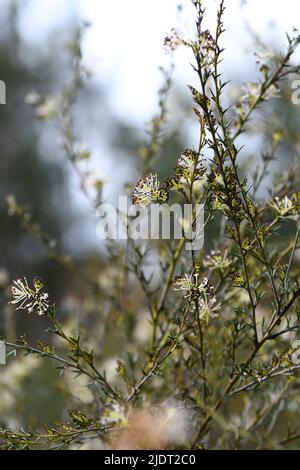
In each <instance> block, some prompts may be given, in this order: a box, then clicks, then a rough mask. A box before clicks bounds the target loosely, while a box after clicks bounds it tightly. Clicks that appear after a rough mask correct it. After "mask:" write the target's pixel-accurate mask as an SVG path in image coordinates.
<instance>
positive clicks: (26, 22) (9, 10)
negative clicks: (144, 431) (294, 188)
mask: <svg viewBox="0 0 300 470" xmlns="http://www.w3.org/2000/svg"><path fill="white" fill-rule="evenodd" d="M208 3H209V5H208V11H209V18H210V21H211V25H212V24H213V22H214V15H215V11H216V6H217V3H218V2H217V1H211V2H208ZM227 4H228V5H227V13H226V15H225V23H226V29H227V32H226V34H225V35H224V47H225V48H226V51H225V54H224V67H223V72H224V76H225V78H226V79H229V80H231V83H230V85H229V86H228V91H227V96H226V99H227V100H228V101H231V100H234V99H235V98H236V97H237V96H238V90H239V87H240V85H241V84H242V83H243V82H251V81H254V80H255V78H256V76H257V64H256V59H255V56H254V54H253V51H254V50H255V49H257V48H260V47H262V46H265V47H267V48H271V49H273V50H274V51H277V52H280V51H282V47H283V44H284V43H285V40H286V38H285V32H286V31H287V32H292V30H293V27H297V26H299V27H300V25H297V24H296V23H297V22H299V20H298V19H297V18H298V16H299V15H298V13H300V6H299V5H298V3H297V2H295V1H294V0H286V1H285V2H284V5H283V2H282V1H281V0H265V1H264V2H261V1H259V0H248V1H240V0H230V1H228V2H227ZM295 22H296V23H295ZM81 23H90V26H89V28H88V29H87V31H86V33H85V35H84V38H83V44H82V51H83V63H84V64H85V66H86V68H87V69H88V70H89V71H90V77H89V79H88V80H87V81H86V83H85V85H84V87H83V89H82V90H81V91H80V95H79V100H78V104H77V107H76V109H75V116H76V127H77V129H78V133H79V135H80V138H81V139H82V141H83V142H84V143H86V145H87V146H88V147H89V149H90V151H91V154H92V157H91V161H90V162H89V166H90V169H91V170H92V171H93V172H96V173H97V174H99V175H100V176H99V178H101V179H102V180H103V181H104V185H103V199H104V200H105V201H108V202H113V203H116V202H117V197H118V195H119V194H122V193H124V191H125V190H124V186H125V187H126V185H130V184H133V183H134V182H135V181H137V179H138V178H139V159H138V148H139V147H140V146H141V145H142V143H143V142H144V140H145V139H146V138H147V133H146V131H147V123H148V122H149V121H150V120H151V119H152V118H153V116H154V115H155V114H156V113H157V111H158V97H157V91H158V89H159V88H160V86H161V84H162V73H161V71H160V70H159V67H160V66H163V67H165V68H166V69H168V68H169V67H170V66H171V64H173V65H174V71H173V74H172V80H173V82H172V88H171V94H170V98H169V101H168V114H169V118H170V119H169V124H168V133H169V135H170V139H169V141H168V144H167V145H166V148H165V150H164V154H163V155H162V158H161V159H160V160H159V162H158V164H157V169H158V172H159V174H160V175H161V177H162V178H163V177H164V176H166V175H167V173H168V171H169V169H170V168H172V166H174V162H175V160H176V157H177V155H178V153H179V152H180V151H182V149H184V148H185V147H186V146H187V145H188V146H191V145H193V143H194V142H196V138H197V135H196V127H195V123H194V120H193V116H192V112H191V106H190V104H191V102H190V98H189V96H188V93H187V86H186V85H187V84H195V77H194V76H193V72H192V69H191V67H190V65H189V60H188V59H189V57H187V56H186V51H184V50H178V53H176V55H175V56H172V55H171V56H170V55H168V54H166V53H165V51H164V48H163V39H164V37H165V35H166V34H167V33H168V32H170V30H171V29H172V28H173V27H174V28H176V29H177V30H178V32H179V33H180V34H182V35H183V36H185V37H189V35H190V34H192V31H193V9H192V7H191V5H190V2H189V1H188V0H185V1H182V2H178V1H177V0H164V1H161V0H152V1H151V2H149V1H148V0H127V1H123V0H115V1H113V2H110V1H106V0H64V1H63V2H62V1H61V0H0V80H3V81H5V83H6V86H7V104H6V105H1V106H0V122H1V126H0V145H1V147H0V149H1V154H0V218H1V225H0V333H1V336H4V337H6V338H7V339H10V340H12V339H13V338H14V337H16V336H19V335H21V334H24V333H25V334H26V335H27V337H28V338H29V339H30V340H32V341H35V340H37V338H41V337H42V338H43V337H44V336H45V335H44V330H45V327H46V325H45V321H44V319H43V318H42V319H36V318H35V319H34V320H33V319H28V317H27V316H26V315H25V314H23V313H22V312H18V313H17V314H16V313H14V312H13V310H12V308H11V306H9V305H7V301H8V296H9V294H8V286H9V284H10V283H11V280H12V279H15V278H17V277H22V276H27V277H28V279H31V278H33V277H34V276H36V275H38V276H40V277H41V278H42V279H43V280H44V281H45V283H46V284H47V290H48V291H49V293H50V295H51V298H53V300H54V301H55V302H56V304H57V306H58V307H59V309H60V311H61V315H62V316H64V315H65V318H66V319H68V312H70V311H72V315H73V316H74V315H75V316H77V317H80V316H81V315H82V314H83V313H82V312H86V311H87V310H89V309H90V311H91V312H92V315H97V307H95V305H92V306H89V305H88V306H87V305H86V304H87V300H86V299H87V296H88V294H89V290H88V289H89V287H87V286H86V284H85V283H84V282H83V281H82V273H84V276H89V277H90V278H92V279H94V280H95V282H96V283H97V279H98V277H99V276H100V275H101V274H103V273H104V275H105V273H106V272H107V269H108V266H107V259H106V251H105V246H104V245H103V243H101V242H100V241H99V240H98V239H97V236H96V223H97V219H96V215H95V211H94V210H93V209H91V206H90V205H89V203H88V201H87V200H86V198H85V197H84V195H83V194H82V192H81V191H80V187H79V181H78V178H77V175H76V173H74V171H73V169H72V166H71V165H70V164H69V162H68V161H67V159H66V158H65V156H64V150H63V148H62V143H61V138H60V134H59V132H58V130H57V128H56V127H55V125H53V123H51V122H50V123H48V122H41V121H40V120H37V119H36V118H35V116H34V112H33V109H32V108H31V107H30V106H28V104H27V103H26V96H27V95H28V94H30V93H32V92H37V93H39V94H41V95H55V94H57V93H59V92H60V90H62V89H63V88H64V86H66V83H67V81H68V73H69V67H68V50H67V45H68V44H69V43H70V41H71V40H72V37H73V35H74V31H75V29H76V28H77V27H78V25H79V24H81ZM208 26H210V24H208ZM297 58H298V59H299V58H300V56H299V55H298V56H297V57H296V59H295V60H297ZM291 93H292V90H291V86H289V85H287V87H286V89H285V91H284V93H283V95H282V98H281V99H280V100H277V101H276V103H275V104H272V105H270V106H273V112H272V113H271V115H272V122H270V117H269V116H270V114H268V117H266V119H265V121H263V125H261V126H260V132H259V133H257V129H256V131H255V132H254V134H255V135H253V137H251V136H250V137H249V136H248V137H247V142H245V140H244V138H242V139H241V144H245V143H246V144H247V145H246V147H245V150H244V151H243V158H244V159H245V161H246V159H251V161H252V163H251V165H252V166H253V171H254V169H255V165H256V163H258V161H259V157H260V155H261V152H262V149H263V148H265V147H266V146H268V145H271V144H272V139H274V134H273V132H274V128H275V129H276V126H277V123H279V117H280V119H281V124H280V125H279V124H278V131H279V132H281V130H282V129H281V127H280V126H283V127H284V129H285V130H284V134H280V140H281V142H280V147H279V161H278V162H277V163H276V164H274V165H273V166H271V171H270V176H269V178H270V179H271V178H272V175H273V174H274V173H275V172H276V171H278V170H280V169H281V168H284V166H285V164H286V159H290V160H293V159H294V158H298V154H299V145H300V142H299V131H298V129H299V124H300V120H299V107H298V106H295V105H293V104H292V103H291ZM282 119H283V122H282ZM271 129H272V131H271ZM264 191H265V192H266V191H267V188H266V187H265V188H263V190H262V197H263V196H264ZM9 195H14V196H15V197H16V199H17V201H18V202H19V203H20V204H21V205H22V206H24V207H26V208H28V210H30V213H31V214H32V220H34V221H38V223H39V224H40V227H42V230H43V231H44V232H45V233H47V234H48V235H49V237H50V238H51V239H53V240H55V241H56V248H57V250H58V252H59V253H62V254H64V255H70V256H71V257H72V258H73V260H75V263H76V266H77V267H78V268H77V269H75V270H74V269H73V270H69V269H67V268H64V267H62V266H61V265H60V264H58V263H56V262H55V260H49V256H47V252H46V250H45V248H44V246H43V244H41V243H39V242H38V241H37V240H36V238H35V237H34V236H33V235H32V234H31V233H29V232H28V231H27V230H24V227H22V224H20V220H19V219H18V218H16V217H11V216H10V214H9V213H8V210H7V207H6V203H5V200H6V198H7V196H9ZM79 271H80V274H79ZM74 312H75V313H74ZM83 321H87V322H88V321H89V320H88V319H87V320H83ZM141 328H142V327H141ZM145 328H146V326H145ZM142 334H143V331H141V335H142ZM107 349H108V352H107V358H106V360H107V364H106V365H107V366H111V364H112V363H111V362H109V361H111V358H110V355H112V356H113V355H114V348H112V349H111V348H110V347H108V348H107ZM8 363H9V364H8V365H7V366H0V393H1V397H2V399H1V403H0V421H1V422H3V423H4V424H9V425H11V426H13V425H19V424H22V423H24V422H25V423H29V424H30V425H42V424H44V423H45V422H48V423H52V422H54V421H55V420H56V419H61V418H64V416H63V414H64V410H65V408H66V406H68V405H67V404H69V402H70V396H71V395H72V394H73V398H74V383H73V382H72V380H73V379H72V378H69V379H68V380H69V382H68V381H67V382H68V383H67V384H66V381H62V379H60V377H59V375H58V374H57V371H56V370H55V369H53V368H52V366H51V364H45V363H43V364H41V363H40V362H39V361H37V360H35V359H22V356H20V357H19V360H18V361H16V360H15V359H14V358H13V357H12V356H11V357H10V358H8ZM108 368H109V367H108ZM34 370H38V373H34ZM31 371H32V373H31ZM70 383H71V385H70ZM45 385H46V386H45ZM69 385H70V386H69ZM79 386H80V385H79ZM68 387H69V388H68ZM70 389H72V390H73V391H72V393H71V392H70ZM83 390H84V391H83ZM85 394H88V392H86V388H84V387H83V385H82V388H81V389H80V390H79V393H78V394H77V395H76V393H75V395H76V397H75V398H74V400H75V401H76V400H77V401H78V400H83V401H84V400H89V399H91V397H90V396H85ZM78 396H79V398H78Z"/></svg>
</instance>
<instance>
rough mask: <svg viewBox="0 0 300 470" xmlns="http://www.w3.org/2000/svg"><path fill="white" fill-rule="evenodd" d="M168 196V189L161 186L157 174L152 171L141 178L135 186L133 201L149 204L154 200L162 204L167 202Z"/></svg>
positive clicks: (142, 204)
mask: <svg viewBox="0 0 300 470" xmlns="http://www.w3.org/2000/svg"><path fill="white" fill-rule="evenodd" d="M168 197H169V195H168V192H167V190H166V189H165V188H160V187H159V181H158V178H157V175H156V174H152V173H151V174H150V175H148V176H146V177H145V179H143V180H140V181H139V182H138V184H137V185H136V187H135V188H134V191H133V195H132V202H133V204H136V205H140V206H148V205H149V204H151V203H152V202H154V203H155V202H158V203H160V204H162V203H164V202H167V200H168Z"/></svg>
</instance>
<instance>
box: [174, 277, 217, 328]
mask: <svg viewBox="0 0 300 470" xmlns="http://www.w3.org/2000/svg"><path fill="white" fill-rule="evenodd" d="M173 289H174V290H175V291H183V292H184V293H185V294H184V298H185V299H188V300H189V301H193V302H195V304H196V305H197V313H198V314H199V318H200V320H201V321H203V323H205V324H206V325H207V324H208V321H209V318H215V317H216V316H217V315H218V313H217V312H218V311H219V310H220V304H217V300H216V297H215V296H213V295H212V293H213V290H214V288H213V286H211V285H210V284H209V281H208V279H207V277H204V278H203V279H202V280H201V281H200V279H199V273H198V272H196V271H194V272H192V273H191V274H184V275H182V276H176V277H175V278H174V280H173Z"/></svg>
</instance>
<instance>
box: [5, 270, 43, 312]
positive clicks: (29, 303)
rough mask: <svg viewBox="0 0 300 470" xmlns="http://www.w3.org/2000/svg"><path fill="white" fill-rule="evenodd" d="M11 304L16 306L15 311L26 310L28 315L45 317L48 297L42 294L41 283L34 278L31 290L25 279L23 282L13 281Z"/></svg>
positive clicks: (19, 280)
mask: <svg viewBox="0 0 300 470" xmlns="http://www.w3.org/2000/svg"><path fill="white" fill-rule="evenodd" d="M13 284H14V285H13V286H12V288H11V294H12V297H13V300H12V301H11V302H10V303H11V304H14V305H17V307H16V310H27V312H28V313H36V314H37V315H45V314H46V313H47V311H48V310H49V308H50V303H49V295H48V294H47V292H43V291H42V289H43V286H44V285H43V283H42V281H41V280H40V279H38V278H36V279H34V281H33V289H32V288H30V287H29V285H28V282H27V279H26V277H24V280H23V281H22V280H21V279H17V280H16V281H13Z"/></svg>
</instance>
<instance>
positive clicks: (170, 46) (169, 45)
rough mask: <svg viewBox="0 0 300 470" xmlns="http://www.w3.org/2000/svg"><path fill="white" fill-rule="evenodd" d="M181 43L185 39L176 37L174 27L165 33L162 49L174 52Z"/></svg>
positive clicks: (183, 42)
mask: <svg viewBox="0 0 300 470" xmlns="http://www.w3.org/2000/svg"><path fill="white" fill-rule="evenodd" d="M183 44H185V41H183V39H180V38H179V37H178V34H177V32H176V31H175V29H172V30H171V33H169V34H167V36H166V37H165V39H164V49H165V51H166V52H167V53H169V52H174V51H175V49H177V47H179V46H182V45H183Z"/></svg>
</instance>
